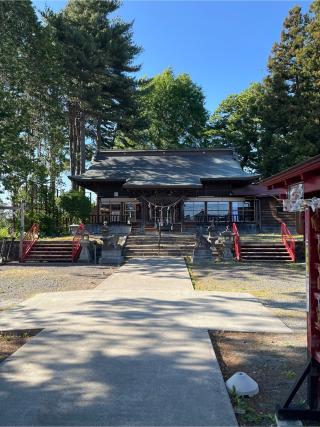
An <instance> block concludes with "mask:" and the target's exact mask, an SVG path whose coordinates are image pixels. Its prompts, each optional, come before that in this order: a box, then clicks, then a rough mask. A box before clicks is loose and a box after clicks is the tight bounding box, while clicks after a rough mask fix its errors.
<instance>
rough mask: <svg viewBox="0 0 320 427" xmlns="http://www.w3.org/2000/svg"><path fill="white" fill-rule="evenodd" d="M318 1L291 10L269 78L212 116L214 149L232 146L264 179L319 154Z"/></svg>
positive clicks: (274, 51)
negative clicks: (304, 11)
mask: <svg viewBox="0 0 320 427" xmlns="http://www.w3.org/2000/svg"><path fill="white" fill-rule="evenodd" d="M319 25H320V1H319V0H316V1H315V2H313V3H312V5H311V7H310V11H309V13H307V14H306V15H303V14H302V12H301V8H300V7H299V6H295V7H293V8H292V9H291V10H290V12H289V14H288V16H287V18H286V19H285V21H284V24H283V30H282V33H281V38H280V41H279V42H278V43H275V45H274V46H273V49H272V52H271V55H270V58H269V61H268V75H267V76H266V78H265V79H264V80H263V82H262V83H261V84H253V85H251V86H250V87H249V88H248V89H246V90H245V91H243V92H242V93H240V94H238V95H232V96H229V97H228V98H227V99H226V100H225V101H223V102H222V103H221V104H220V106H219V107H218V109H217V110H216V111H215V112H214V114H213V115H212V116H211V118H210V121H209V129H208V131H207V135H208V138H209V141H210V143H211V144H212V145H214V146H221V145H222V146H228V145H229V146H234V147H235V148H236V150H237V151H238V152H239V154H240V155H241V158H242V164H243V166H245V167H248V168H250V169H255V170H257V171H259V172H261V173H262V175H263V176H268V175H271V174H274V173H276V172H278V171H280V170H282V169H284V168H286V167H289V166H291V165H293V164H295V163H298V162H299V161H303V160H305V159H307V158H309V157H311V156H314V155H316V154H319V153H320V120H319V111H320V95H319V94H320V90H319V89H320V60H319V51H320V36H319Z"/></svg>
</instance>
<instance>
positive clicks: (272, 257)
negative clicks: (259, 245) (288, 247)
mask: <svg viewBox="0 0 320 427" xmlns="http://www.w3.org/2000/svg"><path fill="white" fill-rule="evenodd" d="M241 259H243V260H247V259H252V260H253V259H270V260H273V259H289V260H290V259H291V258H290V256H289V255H265V256H264V255H250V256H245V255H241Z"/></svg>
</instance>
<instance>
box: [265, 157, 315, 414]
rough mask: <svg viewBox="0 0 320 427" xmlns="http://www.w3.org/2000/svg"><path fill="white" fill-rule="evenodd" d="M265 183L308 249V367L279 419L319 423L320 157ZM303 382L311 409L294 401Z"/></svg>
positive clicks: (298, 165) (287, 170)
mask: <svg viewBox="0 0 320 427" xmlns="http://www.w3.org/2000/svg"><path fill="white" fill-rule="evenodd" d="M262 184H264V185H265V186H266V187H267V188H268V189H269V190H271V191H273V192H274V191H276V192H278V194H279V196H280V197H282V198H284V206H285V207H286V208H287V209H289V210H291V211H295V212H296V215H297V219H298V221H297V223H298V228H300V229H301V231H303V232H304V236H305V246H306V285H307V314H308V316H307V334H308V354H309V361H308V364H307V366H306V368H305V370H304V372H303V374H302V375H301V377H300V378H299V380H298V381H297V383H296V385H295V387H294V388H293V390H292V392H291V393H290V395H289V396H288V399H287V401H286V402H285V404H284V405H283V407H282V408H280V409H279V411H278V415H279V417H284V418H293V419H311V420H320V155H318V156H315V157H313V158H311V159H309V160H307V161H305V162H303V163H300V164H297V165H295V166H293V167H291V168H289V169H286V170H284V171H282V172H280V173H278V174H276V175H273V176H271V177H270V178H267V179H265V180H264V181H263V182H262ZM304 380H307V381H308V396H307V401H308V408H305V409H301V408H295V407H292V405H291V402H292V400H293V398H294V396H295V395H296V393H297V391H298V390H299V388H300V387H301V385H302V383H303V382H304Z"/></svg>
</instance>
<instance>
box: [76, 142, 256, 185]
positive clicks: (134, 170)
mask: <svg viewBox="0 0 320 427" xmlns="http://www.w3.org/2000/svg"><path fill="white" fill-rule="evenodd" d="M69 178H70V179H71V180H74V181H77V182H79V184H80V185H81V184H82V185H84V186H85V183H86V182H87V183H88V182H92V181H96V182H97V181H100V182H101V181H105V182H115V181H118V182H123V183H124V184H123V187H124V188H138V187H193V188H197V187H200V188H201V187H202V183H203V181H213V180H214V181H230V180H231V181H244V182H253V181H256V180H257V179H258V178H259V175H256V174H255V175H254V174H249V173H246V172H244V171H243V169H242V168H241V165H240V162H239V160H238V159H237V157H236V156H235V154H234V152H233V150H232V149H210V150H208V149H205V150H204V149H189V150H107V151H100V152H99V153H97V155H96V156H95V157H94V159H93V161H92V165H91V166H90V168H89V169H88V170H87V171H86V172H85V173H84V174H82V175H74V176H71V177H69Z"/></svg>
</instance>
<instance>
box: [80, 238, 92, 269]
mask: <svg viewBox="0 0 320 427" xmlns="http://www.w3.org/2000/svg"><path fill="white" fill-rule="evenodd" d="M95 243H96V242H92V241H90V240H86V239H85V240H81V242H80V245H81V248H82V249H81V252H80V256H79V262H87V263H90V264H92V263H94V262H95Z"/></svg>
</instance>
